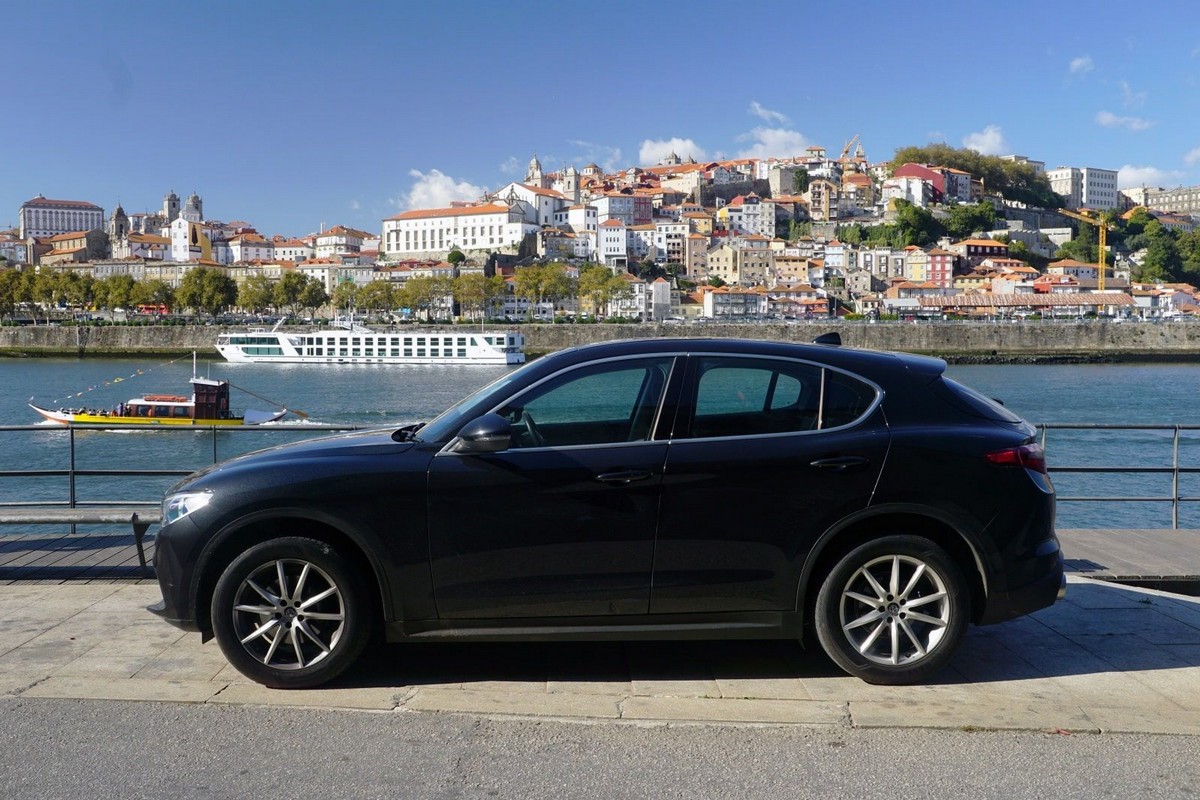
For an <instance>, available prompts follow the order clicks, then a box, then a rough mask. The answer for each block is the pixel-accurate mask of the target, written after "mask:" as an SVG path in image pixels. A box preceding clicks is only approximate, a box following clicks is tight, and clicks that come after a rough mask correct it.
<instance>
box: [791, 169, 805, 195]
mask: <svg viewBox="0 0 1200 800" xmlns="http://www.w3.org/2000/svg"><path fill="white" fill-rule="evenodd" d="M808 181H809V177H808V170H806V169H797V170H796V171H795V172H793V173H792V193H793V194H804V193H805V192H807V191H808Z"/></svg>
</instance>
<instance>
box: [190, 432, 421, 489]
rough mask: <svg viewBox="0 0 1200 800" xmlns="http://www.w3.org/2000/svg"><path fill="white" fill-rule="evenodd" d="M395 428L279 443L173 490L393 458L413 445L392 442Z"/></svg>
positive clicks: (193, 477)
mask: <svg viewBox="0 0 1200 800" xmlns="http://www.w3.org/2000/svg"><path fill="white" fill-rule="evenodd" d="M393 432H394V429H392V428H388V429H387V430H373V431H356V432H354V433H346V434H338V435H334V436H322V437H319V438H316V439H308V440H306V441H303V442H293V443H291V444H281V445H278V446H276V447H270V448H268V449H266V450H256V451H255V452H253V453H246V454H245V455H240V456H235V457H233V458H231V459H229V460H227V461H222V462H220V463H218V464H213V465H212V466H210V467H206V468H204V469H202V470H200V471H199V472H195V473H193V474H192V475H189V476H188V477H187V478H184V479H183V480H182V481H180V482H179V484H177V485H176V486H175V487H173V489H175V488H178V487H179V486H182V485H183V484H185V483H194V482H195V481H197V480H199V479H201V478H204V477H205V476H208V475H212V474H214V473H218V472H227V471H240V470H244V469H247V468H258V467H265V466H269V465H271V464H283V463H286V462H289V461H301V460H311V459H317V458H339V457H347V456H372V455H396V454H399V453H403V452H406V451H408V450H411V449H412V448H413V447H415V446H416V443H415V442H397V441H395V440H394V439H392V433H393Z"/></svg>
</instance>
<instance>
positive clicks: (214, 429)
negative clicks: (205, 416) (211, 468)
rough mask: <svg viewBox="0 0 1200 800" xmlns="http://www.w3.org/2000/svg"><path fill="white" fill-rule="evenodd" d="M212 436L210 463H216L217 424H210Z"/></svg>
mask: <svg viewBox="0 0 1200 800" xmlns="http://www.w3.org/2000/svg"><path fill="white" fill-rule="evenodd" d="M212 437H213V462H212V463H214V464H215V463H217V426H216V425H213V426H212Z"/></svg>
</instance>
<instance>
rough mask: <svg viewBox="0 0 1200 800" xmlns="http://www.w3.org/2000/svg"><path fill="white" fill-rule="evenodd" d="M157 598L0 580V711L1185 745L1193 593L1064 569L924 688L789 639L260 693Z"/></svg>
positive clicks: (1192, 666) (410, 664)
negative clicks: (77, 709) (374, 718)
mask: <svg viewBox="0 0 1200 800" xmlns="http://www.w3.org/2000/svg"><path fill="white" fill-rule="evenodd" d="M157 597H158V589H157V586H156V585H155V584H154V583H153V582H149V581H144V580H143V581H133V582H130V581H120V580H112V581H105V580H97V581H92V582H87V583H84V582H76V581H67V582H56V583H49V582H48V583H37V582H24V581H17V582H13V583H10V584H8V585H3V586H0V701H2V700H3V699H12V698H16V697H39V698H72V699H96V700H104V699H113V700H144V701H158V702H176V703H207V704H228V705H261V706H303V707H310V708H338V709H355V710H364V711H375V712H386V713H460V714H472V715H482V716H487V717H499V716H503V717H518V718H535V719H536V718H553V719H565V720H576V721H581V722H588V723H607V724H620V723H637V724H667V723H670V724H720V725H726V724H759V725H762V724H766V725H818V726H842V727H847V726H849V727H856V728H879V727H884V728H948V729H1001V730H1002V729H1013V730H1047V731H1061V732H1090V733H1109V732H1139V733H1159V734H1185V735H1200V600H1196V599H1194V598H1189V597H1184V596H1179V595H1171V594H1166V593H1163V592H1158V591H1154V590H1148V589H1136V588H1130V587H1127V586H1122V585H1119V584H1113V583H1108V582H1104V581H1098V580H1093V579H1090V578H1086V577H1082V576H1079V575H1072V576H1070V585H1069V587H1068V593H1067V599H1066V600H1065V601H1064V602H1061V603H1059V604H1057V605H1056V606H1054V607H1053V608H1050V609H1046V610H1044V611H1041V612H1039V613H1037V614H1034V615H1033V616H1031V617H1027V618H1024V619H1020V620H1015V621H1013V622H1009V623H1005V624H1002V625H998V626H992V627H987V628H972V629H970V631H969V634H968V637H967V640H966V643H965V646H964V647H963V649H962V650H961V652H960V654H959V655H958V656H957V658H956V659H955V661H954V662H953V664H952V666H951V667H950V668H949V669H948V670H947V671H946V672H945V673H944V674H943V675H942V676H941V677H940V679H939V680H938V682H936V683H934V684H931V685H926V686H919V687H904V688H889V687H874V686H869V685H867V684H864V683H862V682H860V681H858V680H856V679H853V678H849V677H846V676H845V675H843V674H841V673H839V672H838V671H837V669H836V668H834V667H833V666H832V664H831V663H830V662H829V661H828V660H827V659H826V658H825V657H824V656H823V655H822V654H820V653H819V652H815V651H814V650H811V649H810V650H807V651H806V650H804V649H802V648H801V647H800V646H799V645H798V644H795V643H791V642H712V643H710V642H686V643H679V642H665V643H630V644H607V643H604V644H591V643H571V644H515V643H514V644H421V645H405V646H399V645H378V646H375V647H374V648H373V649H371V650H370V651H369V652H368V654H367V656H366V658H365V659H364V661H363V663H362V664H361V665H360V666H359V667H357V668H355V669H354V670H352V671H351V673H350V674H349V675H348V676H347V677H346V678H344V679H343V680H342V681H341V682H339V683H338V684H336V685H334V686H332V687H329V688H324V689H316V690H307V691H292V692H284V691H275V690H270V689H265V688H263V687H261V686H259V685H257V684H254V683H251V682H249V681H247V680H246V679H244V678H243V677H242V676H241V675H240V674H238V673H237V672H236V671H234V670H233V669H232V668H231V667H229V666H228V664H227V663H226V661H225V659H224V657H223V656H222V655H221V652H220V650H219V649H218V647H217V645H216V643H215V642H209V643H207V644H201V643H200V637H199V636H198V635H196V634H184V633H182V632H180V631H177V630H176V629H174V628H172V627H170V626H168V625H167V624H165V623H163V622H161V621H160V620H158V619H157V618H155V617H153V616H152V615H151V614H149V613H148V612H146V611H145V610H144V606H145V605H147V604H149V603H151V602H153V601H155V600H156V599H157Z"/></svg>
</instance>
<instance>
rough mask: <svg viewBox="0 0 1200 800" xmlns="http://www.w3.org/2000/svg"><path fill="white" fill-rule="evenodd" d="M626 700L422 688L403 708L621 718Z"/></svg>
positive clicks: (603, 697)
mask: <svg viewBox="0 0 1200 800" xmlns="http://www.w3.org/2000/svg"><path fill="white" fill-rule="evenodd" d="M623 699H624V698H623V697H622V696H619V695H609V696H604V695H590V694H579V693H570V694H563V693H558V694H547V693H538V694H516V693H497V692H475V691H469V690H459V689H442V688H438V687H429V688H421V689H418V690H417V691H416V692H415V693H414V694H413V696H412V697H411V698H409V699H408V700H407V701H405V702H404V703H403V704H402V705H401V708H403V709H406V710H409V711H454V712H461V713H472V714H515V715H519V716H536V717H588V718H593V717H594V718H600V719H617V717H618V716H619V713H618V704H619V703H620V702H621V700H623Z"/></svg>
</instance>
